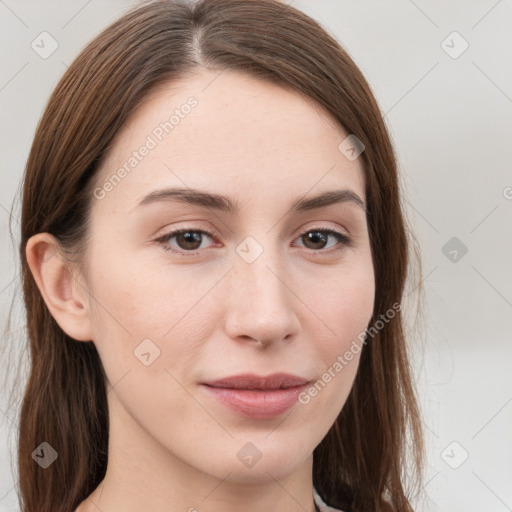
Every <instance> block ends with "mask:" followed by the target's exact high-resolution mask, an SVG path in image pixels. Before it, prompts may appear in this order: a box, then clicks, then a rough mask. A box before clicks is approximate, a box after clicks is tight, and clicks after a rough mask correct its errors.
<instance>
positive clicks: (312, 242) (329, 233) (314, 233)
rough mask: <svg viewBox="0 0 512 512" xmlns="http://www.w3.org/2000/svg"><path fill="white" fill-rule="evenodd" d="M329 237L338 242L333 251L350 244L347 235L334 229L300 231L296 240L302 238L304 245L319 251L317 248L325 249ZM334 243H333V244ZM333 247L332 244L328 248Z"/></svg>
mask: <svg viewBox="0 0 512 512" xmlns="http://www.w3.org/2000/svg"><path fill="white" fill-rule="evenodd" d="M329 237H331V238H334V239H335V240H337V241H338V243H339V244H340V247H337V248H336V249H335V251H338V250H341V249H343V248H344V247H345V246H348V245H350V243H351V240H350V238H349V237H348V236H346V235H344V234H343V233H340V232H339V231H336V230H334V229H321V228H318V229H317V228H314V229H309V230H308V231H305V232H304V233H302V234H301V235H300V236H299V238H298V239H297V240H304V241H305V244H304V247H306V248H307V249H312V250H314V252H319V251H318V249H325V248H326V246H327V243H328V240H329ZM335 245H336V244H334V246H335ZM331 247H333V245H331V246H329V247H328V248H331Z"/></svg>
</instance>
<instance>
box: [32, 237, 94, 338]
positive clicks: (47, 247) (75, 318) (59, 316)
mask: <svg viewBox="0 0 512 512" xmlns="http://www.w3.org/2000/svg"><path fill="white" fill-rule="evenodd" d="M25 254H26V257H27V262H28V265H29V267H30V271H31V272H32V275H33V277H34V280H35V282H36V284H37V287H38V288H39V292H40V293H41V296H42V297H43V300H44V301H45V303H46V306H47V307H48V309H49V311H50V313H51V315H52V316H53V318H55V321H56V322H57V323H58V324H59V326H60V327H61V329H62V330H63V331H64V332H65V333H66V334H67V335H68V336H70V337H71V338H74V339H75V340H78V341H91V340H92V329H91V323H90V316H89V308H88V305H89V302H88V294H87V291H86V290H85V288H84V287H83V285H82V284H80V283H79V282H78V281H77V280H76V278H75V277H73V276H72V274H71V272H70V263H69V262H68V261H66V259H65V257H64V256H63V253H62V251H61V247H60V244H59V241H58V240H57V239H56V238H55V237H54V236H53V235H51V234H49V233H38V234H37V235H34V236H32V237H31V238H30V239H29V240H28V242H27V246H26V248H25Z"/></svg>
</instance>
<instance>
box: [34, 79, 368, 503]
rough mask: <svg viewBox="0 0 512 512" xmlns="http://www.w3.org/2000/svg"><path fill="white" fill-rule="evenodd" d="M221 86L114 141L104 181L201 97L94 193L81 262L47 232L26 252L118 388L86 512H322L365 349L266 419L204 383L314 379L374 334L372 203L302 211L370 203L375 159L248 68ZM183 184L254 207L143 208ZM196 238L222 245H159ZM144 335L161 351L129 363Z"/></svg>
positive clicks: (54, 305)
mask: <svg viewBox="0 0 512 512" xmlns="http://www.w3.org/2000/svg"><path fill="white" fill-rule="evenodd" d="M217 75H218V73H217V72H213V71H207V70H200V71H198V72H197V73H196V74H195V75H193V76H189V77H188V78H186V79H182V80H180V81H175V82H173V83H172V84H165V86H164V87H160V88H159V89H158V90H156V91H154V92H153V93H152V94H151V95H150V96H149V97H148V98H147V99H146V101H145V102H144V103H143V104H142V105H141V106H140V108H138V109H137V110H136V111H135V112H134V114H133V115H132V116H131V118H130V120H129V121H128V123H127V124H126V125H125V127H124V128H123V130H121V132H120V133H119V134H118V137H117V138H116V140H115V143H114V145H113V146H112V148H111V149H110V151H109V153H108V155H107V158H106V160H105V161H104V162H103V164H102V167H101V169H100V170H99V173H98V175H97V176H96V183H97V184H98V185H99V186H102V184H103V183H104V182H105V180H107V179H108V178H109V177H110V176H111V175H112V173H114V172H115V171H116V170H117V169H118V168H120V167H121V166H122V165H123V164H124V163H125V162H126V161H127V160H128V158H129V157H130V155H131V154H132V152H133V151H135V150H137V149H138V148H140V146H141V145H142V144H143V143H144V141H145V140H146V137H147V136H148V135H149V134H151V133H152V130H154V128H155V127H156V126H158V125H159V123H161V122H162V121H164V120H166V119H168V117H169V114H168V113H169V112H172V111H173V110H174V109H175V108H179V107H180V106H181V105H183V104H184V103H186V101H187V98H189V97H191V96H193V97H195V98H196V99H197V101H198V104H197V106H196V107H195V108H194V109H192V111H191V112H190V114H188V115H187V116H185V117H184V118H183V119H180V122H179V124H178V125H177V126H175V128H174V129H173V131H172V132H171V133H169V134H167V135H166V136H165V137H164V138H163V140H162V141H161V142H159V144H158V145H157V146H156V147H155V148H154V149H152V150H151V151H150V152H149V154H148V155H147V156H145V157H144V159H143V160H142V161H141V162H140V163H138V165H137V166H136V167H135V168H134V169H133V170H132V171H131V172H130V173H129V174H127V175H126V177H124V179H123V180H122V181H121V182H120V183H118V184H116V186H115V187H114V188H113V189H112V190H111V191H109V192H108V193H106V194H105V197H103V198H102V199H96V198H92V211H91V225H90V230H91V231H90V233H91V239H90V243H89V245H88V247H87V251H86V254H83V255H82V258H83V264H84V265H85V266H83V267H76V268H75V269H74V272H71V273H69V272H67V271H66V263H65V260H64V259H63V258H61V257H60V256H59V246H58V244H57V242H56V241H55V239H54V238H53V237H52V236H51V235H49V234H48V233H40V234H38V235H35V236H34V237H32V238H31V239H30V241H29V243H28V245H27V258H28V261H29V265H30V268H31V270H32V273H33V275H34V278H35V279H36V282H37V284H38V287H39V289H40V291H41V294H42V296H43V298H44V300H45V302H46V304H47V305H48V308H49V309H50V311H51V313H52V315H53V316H54V318H55V319H56V321H57V322H58V323H59V325H60V326H61V328H62V329H63V330H64V331H65V332H66V333H67V334H68V335H69V336H71V337H72V338H74V339H75V340H77V341H76V342H77V343H78V342H82V341H89V340H92V341H93V342H94V344H95V346H96V347H97V349H98V352H99V354H100V357H101V360H102V363H103V366H104V368H105V371H106V375H107V377H108V383H107V389H108V402H109V415H110V446H109V461H108V468H107V473H106V477H105V479H104V481H103V482H102V483H101V484H100V485H99V486H98V488H97V489H96V490H95V491H94V492H93V493H92V494H91V495H90V496H89V498H88V499H87V500H85V501H84V502H82V504H81V505H80V506H79V508H78V509H77V510H78V511H79V512H89V511H95V512H96V511H97V510H101V511H103V512H117V511H120V510H123V511H125V512H130V511H139V510H151V511H153V512H163V511H165V512H169V511H190V512H192V511H193V510H194V509H195V510H197V511H198V512H203V511H204V512H217V511H222V512H230V511H234V510H237V511H238V510H240V509H243V510H245V511H246V512H252V511H261V510H265V511H269V512H272V511H280V512H292V511H297V510H301V511H302V510H306V511H308V512H313V511H314V504H313V491H312V463H313V456H312V454H313V450H314V449H315V447H316V446H317V445H318V444H319V443H320V442H321V440H322V439H323V438H324V436H325V435H326V433H327V432H328V430H329V429H330V427H331V426H332V424H333V423H334V421H335V419H336V417H337V416H338V414H339V412H340V411H341V409H342V407H343V405H344V403H345V401H346V399H347V396H348V393H349V391H350V388H351V386H352V384H353V381H354V377H355V374H356V371H357V367H358V361H359V354H356V355H354V358H353V359H352V361H350V363H349V364H347V365H346V366H345V367H344V368H343V370H342V371H340V372H338V373H336V376H335V377H334V378H332V380H331V381H330V382H329V383H328V384H327V385H326V386H325V387H324V389H322V391H320V392H319V393H318V394H317V396H315V397H313V398H311V400H310V402H309V403H308V404H301V403H296V404H295V405H293V407H292V408H291V409H289V410H288V411H286V412H285V413H284V414H282V415H279V416H278V417H276V418H271V419H250V418H246V417H244V416H241V415H240V414H238V413H236V412H234V411H232V410H231V409H228V408H226V407H225V406H224V405H223V404H221V403H219V402H218V401H217V400H215V399H213V398H211V397H210V396H209V395H208V394H207V393H205V390H204V388H203V387H202V386H201V384H200V383H201V382H204V381H205V380H213V379H217V378H222V377H227V376H232V375H237V374H240V373H255V374H259V375H270V374H272V373H275V372H287V373H292V374H294V375H298V376H301V377H304V378H307V379H308V380H310V381H311V382H315V381H317V380H318V379H320V378H321V377H322V375H323V374H324V372H325V371H326V370H327V369H328V368H329V367H332V365H333V363H334V362H335V361H336V360H337V358H338V356H340V355H342V354H344V353H345V352H346V350H348V349H349V347H350V345H351V343H352V342H353V340H355V339H357V336H358V335H359V334H360V333H361V332H362V331H364V330H365V329H366V327H367V326H368V323H369V321H370V318H371V315H372V311H373V304H374V294H375V288H374V270H373V265H372V258H371V251H370V243H369V236H368V228H367V223H366V216H365V212H364V210H363V208H361V207H360V206H358V205H357V204H356V203H354V202H344V203H340V204H334V205H331V206H328V207H324V208H320V209H317V210H311V211H306V212H302V213H290V205H291V203H292V201H294V200H295V199H297V198H301V197H302V196H304V195H306V196H307V197H310V196H312V195H316V194H317V193H320V192H323V191H327V190H334V189H345V188H346V189H350V190H352V191H353V192H354V193H355V194H357V195H358V196H359V197H360V198H361V199H362V200H363V201H365V195H364V191H365V190H364V175H363V170H362V164H361V162H360V159H356V160H354V161H350V160H348V159H347V158H346V157H345V156H344V154H342V153H341V152H340V150H339V149H338V146H339V144H340V143H341V141H343V140H344V139H345V138H346V137H347V135H348V134H347V133H346V132H345V131H344V130H343V129H342V128H341V127H340V126H339V124H338V123H337V122H336V121H335V120H334V118H333V117H332V116H331V115H330V114H329V113H328V112H326V111H325V110H323V109H322V107H320V106H319V105H316V104H315V103H314V102H312V101H311V100H309V99H305V98H304V97H303V96H301V95H299V94H298V93H297V92H294V91H291V90H288V89H285V88H283V87H281V86H278V85H275V84H270V83H266V82H262V81H259V80H257V79H255V78H254V77H250V76H247V75H244V74H240V73H238V72H233V71H223V72H222V73H220V75H218V76H217ZM214 79H215V80H214ZM212 80H213V81H212ZM208 84H209V85H208ZM205 87H206V88H205ZM173 186H175V187H185V188H188V187H190V188H198V189H201V190H207V191H209V192H215V193H218V194H224V195H227V196H229V197H230V198H232V200H236V201H237V202H238V203H239V204H240V208H241V209H240V211H239V212H238V214H236V215H234V214H230V213H227V212H220V211H216V210H213V209H208V208H205V207H200V206H194V205H187V204H184V203H178V202H171V201H161V202H158V203H151V204H146V205H143V206H138V203H139V201H140V200H141V199H142V198H143V197H144V196H145V195H146V194H148V193H150V192H152V191H155V190H158V189H161V188H164V187H173ZM184 227H187V228H189V229H194V230H205V231H208V232H212V233H213V236H212V237H211V238H210V237H209V236H208V235H207V234H202V235H201V234H200V235H199V236H200V241H201V243H200V245H199V242H198V243H197V244H196V246H195V247H193V248H192V249H187V247H191V245H189V246H187V245H186V242H184V241H183V239H182V238H181V239H180V237H177V236H174V237H173V238H171V239H168V241H167V246H168V247H169V246H170V247H171V248H173V249H175V250H176V251H181V253H182V254H184V255H183V256H180V255H179V254H177V253H173V252H171V251H165V250H164V248H163V246H162V244H159V243H158V242H155V239H156V238H158V237H160V236H163V235H165V234H167V233H169V232H170V231H171V229H176V228H184ZM319 229H334V230H337V231H339V232H340V233H342V234H344V235H346V236H350V238H351V240H352V243H351V245H350V246H344V245H343V244H342V243H340V242H338V240H337V239H336V238H334V237H333V236H332V235H326V236H327V238H326V239H325V240H323V241H322V239H321V240H317V241H316V242H311V241H310V242H308V238H307V236H305V235H304V233H308V232H309V231H313V232H316V231H318V230H319ZM308 230H309V231H308ZM302 235H304V236H302ZM201 236H202V238H201ZM248 236H250V237H252V238H253V239H254V240H255V241H256V242H257V244H259V246H260V247H261V248H262V250H263V252H262V253H261V254H260V255H259V257H257V258H256V259H255V260H254V261H253V262H251V263H248V262H247V261H246V260H244V259H243V258H242V257H241V256H240V255H239V254H238V253H237V252H236V249H237V247H238V246H239V245H240V246H241V247H244V245H243V244H242V242H243V241H244V240H245V238H246V237H248ZM196 247H199V248H198V249H196ZM336 248H339V249H340V250H338V251H336V250H335V249H336ZM194 249H196V251H197V253H196V254H195V255H193V256H191V255H190V251H191V250H192V251H193V250H194ZM187 250H188V251H189V254H187ZM251 250H254V248H253V249H251ZM253 254H254V253H253ZM72 270H73V269H72ZM144 339H150V340H152V343H154V345H156V346H157V347H158V348H159V350H160V355H159V357H157V358H156V359H155V360H154V361H153V362H152V363H151V364H150V365H148V366H146V365H144V364H142V363H141V361H140V360H139V359H138V358H137V357H135V355H134V350H135V349H136V348H137V346H138V345H139V344H140V343H141V342H142V340H144ZM151 350H154V349H151ZM77 378H79V376H77ZM248 442H250V443H252V445H254V447H256V448H257V450H258V452H259V453H260V454H261V458H260V459H259V461H258V462H257V463H256V464H255V465H253V466H252V467H247V466H246V465H244V464H243V463H242V462H241V460H240V459H239V458H238V457H237V453H238V452H239V450H240V449H241V448H242V447H243V446H244V445H245V444H246V443H248ZM56 449H57V451H58V447H56Z"/></svg>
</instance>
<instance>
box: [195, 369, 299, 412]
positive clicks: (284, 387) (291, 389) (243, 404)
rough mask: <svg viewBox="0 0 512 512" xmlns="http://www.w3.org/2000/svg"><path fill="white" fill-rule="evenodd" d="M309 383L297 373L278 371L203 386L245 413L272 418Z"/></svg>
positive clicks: (294, 400)
mask: <svg viewBox="0 0 512 512" xmlns="http://www.w3.org/2000/svg"><path fill="white" fill-rule="evenodd" d="M308 383H309V381H308V380H307V379H304V378H302V377H298V376H296V375H291V374H288V373H275V374H272V375H268V376H259V375H254V374H244V375H235V376H233V377H227V378H224V379H219V380H215V381H212V382H204V383H202V386H203V388H204V389H205V391H206V392H207V393H208V394H209V395H210V396H212V397H213V398H215V399H216V400H218V401H219V402H221V403H222V404H223V405H225V406H226V407H228V408H230V409H232V410H234V411H235V412H237V413H239V414H241V415H243V416H246V417H249V418H253V419H269V418H274V417H276V416H279V415H280V414H283V413H284V412H285V411H287V410H288V409H290V407H292V406H293V405H294V404H295V403H296V402H297V399H298V395H299V394H300V392H301V391H303V390H304V389H305V388H306V386H307V384H308Z"/></svg>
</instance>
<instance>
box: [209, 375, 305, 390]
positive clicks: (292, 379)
mask: <svg viewBox="0 0 512 512" xmlns="http://www.w3.org/2000/svg"><path fill="white" fill-rule="evenodd" d="M308 382H309V381H308V380H307V379H304V378H302V377H298V376H297V375H291V374H289V373H274V374H272V375H267V376H261V375H254V374H249V373H247V374H243V375H234V376H232V377H226V378H224V379H218V380H215V381H210V382H204V383H203V384H205V385H207V386H211V387H214V388H228V389H254V390H272V389H287V388H293V387H296V386H303V385H304V384H307V383H308Z"/></svg>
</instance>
